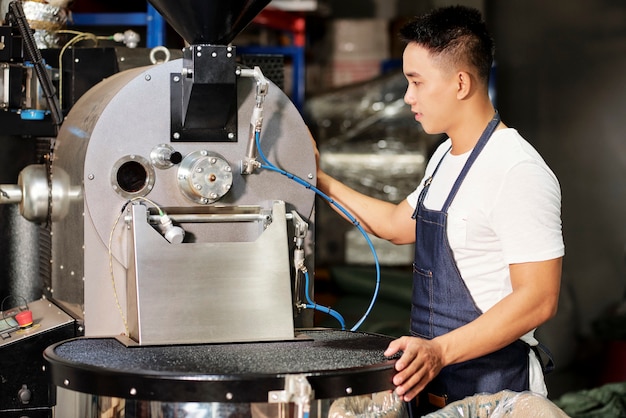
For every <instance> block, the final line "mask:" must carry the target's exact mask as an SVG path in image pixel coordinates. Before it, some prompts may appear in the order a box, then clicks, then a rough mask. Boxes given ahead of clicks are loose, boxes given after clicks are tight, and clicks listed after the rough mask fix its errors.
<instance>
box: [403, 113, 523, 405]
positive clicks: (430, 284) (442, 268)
mask: <svg viewBox="0 0 626 418" xmlns="http://www.w3.org/2000/svg"><path fill="white" fill-rule="evenodd" d="M499 123H500V117H499V115H498V113H496V115H495V117H494V118H493V120H491V122H489V124H488V125H487V128H486V129H485V131H484V132H483V133H482V135H481V137H480V139H479V140H478V143H477V144H476V146H475V147H474V149H473V150H472V152H471V154H470V156H469V158H468V160H467V162H466V163H465V166H464V167H463V169H462V170H461V173H460V174H459V176H458V178H457V179H456V182H455V183H454V185H453V187H452V190H451V191H450V194H449V195H448V197H447V199H446V201H445V203H444V205H443V207H442V209H441V210H440V211H436V210H430V209H427V208H426V207H425V206H424V199H425V197H426V194H427V193H428V189H429V187H430V183H431V181H432V178H433V177H434V176H435V174H436V173H437V170H438V169H439V166H440V165H441V161H440V162H439V164H438V165H437V167H436V168H435V171H434V172H433V174H432V176H431V177H430V178H428V179H427V180H426V181H425V183H424V188H423V190H422V192H421V193H420V196H419V199H418V204H417V207H416V210H415V213H414V214H413V217H414V218H415V220H416V227H415V238H416V242H415V262H414V263H413V295H412V307H411V334H412V335H414V336H417V337H421V338H426V339H432V338H435V337H437V336H440V335H443V334H445V333H447V332H450V331H452V330H454V329H456V328H459V327H461V326H463V325H465V324H467V323H469V322H471V321H473V320H474V319H476V318H478V316H480V315H481V314H482V311H481V310H480V309H479V308H478V307H477V306H476V303H475V302H474V299H473V298H472V296H471V294H470V292H469V289H468V288H467V286H466V284H465V282H464V281H463V278H462V277H461V274H460V272H459V269H458V267H457V265H456V262H455V260H454V256H453V253H452V250H451V248H450V244H449V243H448V236H447V232H446V225H447V212H448V208H449V207H450V204H451V203H452V201H453V199H454V197H455V195H456V193H457V191H458V190H459V188H460V186H461V184H462V182H463V180H464V179H465V176H466V175H467V173H468V171H469V169H470V167H471V166H472V164H473V163H474V161H475V160H476V158H477V157H478V155H479V154H480V152H481V151H482V149H483V148H484V147H485V145H486V144H487V141H488V140H489V138H490V137H491V135H492V134H493V132H494V131H495V129H496V127H497V126H498V124H499ZM443 158H445V156H444V157H443ZM443 158H442V161H443ZM485 332H498V330H497V329H494V330H485ZM529 349H530V347H529V345H528V344H526V343H525V342H523V341H521V340H517V341H515V342H513V343H512V344H510V345H508V346H507V347H504V348H502V349H500V350H498V351H496V352H494V353H491V354H488V355H485V356H483V357H480V358H477V359H473V360H469V361H466V362H463V363H458V364H453V365H450V366H447V367H444V368H443V369H442V370H441V372H440V373H439V375H438V376H437V377H436V378H435V379H434V380H433V381H432V382H430V383H429V384H428V386H427V387H426V389H424V391H423V396H422V398H424V397H426V399H428V401H429V403H431V404H432V405H434V406H436V407H438V408H441V407H443V406H445V405H446V404H447V403H450V402H454V401H457V400H460V399H463V398H465V397H466V396H472V395H474V394H476V393H481V392H488V393H495V392H499V391H501V390H503V389H509V390H513V391H516V392H521V391H524V390H528V388H529V371H528V370H529V367H528V366H529V365H528V353H529ZM422 402H423V401H422Z"/></svg>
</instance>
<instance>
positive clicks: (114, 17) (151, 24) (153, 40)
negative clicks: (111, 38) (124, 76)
mask: <svg viewBox="0 0 626 418" xmlns="http://www.w3.org/2000/svg"><path fill="white" fill-rule="evenodd" d="M72 20H73V23H74V25H76V26H120V25H122V26H145V27H146V47H148V48H154V47H156V46H161V45H164V44H165V20H164V19H163V17H162V16H161V15H160V14H159V12H157V11H156V9H155V8H154V7H152V5H150V4H148V8H147V11H146V13H141V12H135V13H73V14H72Z"/></svg>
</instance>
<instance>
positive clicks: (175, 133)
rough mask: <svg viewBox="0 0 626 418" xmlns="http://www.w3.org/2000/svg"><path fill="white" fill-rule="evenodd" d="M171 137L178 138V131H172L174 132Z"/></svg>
mask: <svg viewBox="0 0 626 418" xmlns="http://www.w3.org/2000/svg"><path fill="white" fill-rule="evenodd" d="M172 137H173V138H174V139H180V134H179V133H178V132H174V133H173V134H172Z"/></svg>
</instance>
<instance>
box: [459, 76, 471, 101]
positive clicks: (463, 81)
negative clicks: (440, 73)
mask: <svg viewBox="0 0 626 418" xmlns="http://www.w3.org/2000/svg"><path fill="white" fill-rule="evenodd" d="M456 82H457V92H456V97H457V99H459V100H463V99H466V98H467V97H468V96H469V95H470V92H471V91H472V77H471V76H470V75H469V73H467V72H465V71H459V72H458V73H457V74H456Z"/></svg>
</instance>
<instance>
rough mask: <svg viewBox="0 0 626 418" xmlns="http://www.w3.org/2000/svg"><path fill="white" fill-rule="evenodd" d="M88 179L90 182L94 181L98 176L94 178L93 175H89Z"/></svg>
mask: <svg viewBox="0 0 626 418" xmlns="http://www.w3.org/2000/svg"><path fill="white" fill-rule="evenodd" d="M87 178H88V179H89V180H93V179H95V178H96V176H94V175H93V174H89V175H88V176H87Z"/></svg>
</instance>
